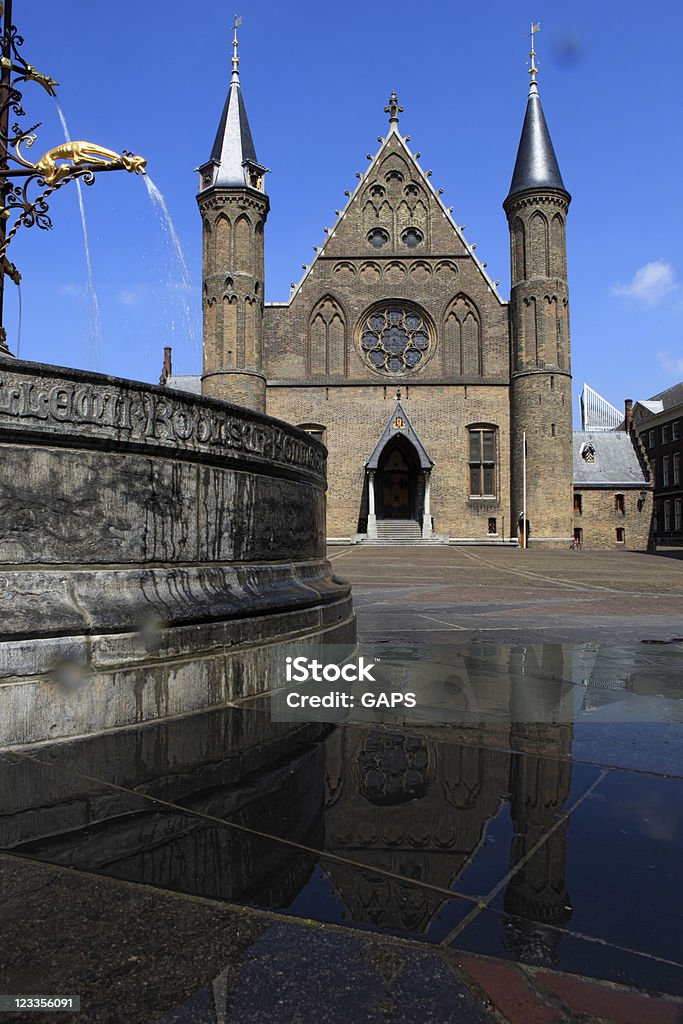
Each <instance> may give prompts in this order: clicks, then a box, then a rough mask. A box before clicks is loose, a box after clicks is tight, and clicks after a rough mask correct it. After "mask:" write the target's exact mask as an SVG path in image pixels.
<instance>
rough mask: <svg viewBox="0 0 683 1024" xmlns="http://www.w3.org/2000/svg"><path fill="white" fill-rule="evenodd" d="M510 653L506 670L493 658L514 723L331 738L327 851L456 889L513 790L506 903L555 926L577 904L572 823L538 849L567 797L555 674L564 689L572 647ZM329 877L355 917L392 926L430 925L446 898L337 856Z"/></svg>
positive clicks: (568, 740) (566, 745)
mask: <svg viewBox="0 0 683 1024" xmlns="http://www.w3.org/2000/svg"><path fill="white" fill-rule="evenodd" d="M504 656H505V659H506V661H507V666H504V665H503V664H502V663H501V661H500V657H501V655H500V652H499V654H498V656H497V660H498V664H497V669H498V675H497V679H496V681H495V685H496V687H497V690H498V692H497V694H496V695H495V696H496V703H498V702H499V701H500V700H501V699H502V692H503V690H505V691H506V700H507V705H508V708H509V713H510V718H511V720H512V724H510V723H509V722H508V723H506V724H504V723H489V724H484V725H481V726H478V727H474V726H473V727H459V726H455V725H453V726H448V725H441V726H430V727H426V728H425V727H419V728H417V727H413V728H411V727H410V726H409V725H406V726H404V727H402V728H401V729H400V730H398V729H390V728H388V727H377V728H373V727H372V726H367V727H363V728H361V727H358V726H355V727H353V728H350V727H349V728H345V729H340V730H338V731H337V732H336V733H335V734H334V736H332V737H331V738H330V740H328V743H327V766H326V772H327V801H326V804H327V806H326V812H325V833H326V843H327V847H326V848H327V849H328V850H331V851H333V852H334V853H336V854H339V855H342V856H346V857H349V858H353V859H356V860H361V861H362V863H363V864H366V865H367V867H368V868H380V869H382V870H384V871H386V872H390V873H391V874H392V875H395V876H401V878H404V879H411V880H413V881H420V882H423V883H426V885H429V886H434V887H435V888H436V887H438V888H441V889H456V890H457V888H458V885H457V881H458V878H459V877H460V875H461V874H462V873H463V872H464V871H465V870H466V869H467V867H468V865H469V864H470V863H471V861H472V860H473V859H474V857H475V855H476V854H477V852H478V850H479V847H480V846H481V845H482V843H483V842H484V840H485V835H486V828H487V825H488V823H489V822H490V821H491V819H492V818H494V817H495V816H496V815H497V814H498V813H499V811H500V809H501V806H502V805H503V803H504V801H505V799H506V798H509V802H510V809H511V815H512V821H513V828H514V836H513V839H512V844H511V850H510V868H511V869H514V868H516V867H517V866H518V865H520V863H521V862H522V861H525V862H524V863H523V864H522V865H521V867H519V870H517V871H516V872H515V873H514V874H513V875H512V877H511V880H510V882H509V883H508V886H507V890H506V894H505V909H506V910H507V911H508V912H510V913H512V914H515V915H518V916H519V917H522V918H526V919H529V920H531V921H535V922H539V923H547V924H552V923H560V922H561V921H564V920H566V919H567V917H568V916H569V914H570V912H571V911H570V909H569V896H568V893H567V886H566V880H565V847H566V825H562V826H560V827H558V828H557V829H555V831H553V832H552V833H551V834H550V835H548V838H546V839H545V840H544V842H543V843H542V844H541V845H540V847H539V849H538V850H537V851H535V852H533V853H532V850H533V848H534V846H535V845H536V844H537V843H538V842H539V840H540V839H541V838H542V837H543V836H545V835H546V834H547V833H548V832H549V830H550V829H551V828H552V827H553V825H555V824H556V823H557V821H558V819H559V818H560V815H561V813H562V809H563V806H564V803H565V801H566V799H567V796H568V794H569V787H570V782H571V762H570V760H569V755H570V754H571V744H572V726H571V724H569V723H566V722H565V723H563V722H561V721H560V722H556V723H553V719H554V718H555V717H556V712H557V701H558V692H559V699H560V703H561V701H562V686H561V685H560V687H559V688H558V687H557V686H556V685H555V686H552V687H551V686H549V681H551V680H552V681H554V682H555V683H560V684H561V682H562V681H566V682H567V686H569V684H570V682H571V680H572V664H571V650H570V648H569V647H564V648H563V647H562V646H560V645H544V646H543V647H542V648H540V647H539V648H534V647H531V648H521V647H520V648H518V649H517V648H513V649H512V650H510V651H508V652H506V653H505V655H504ZM463 665H464V662H463ZM469 668H470V670H471V671H470V674H469V678H468V679H467V680H465V679H464V678H462V676H463V669H462V666H461V670H460V676H459V677H458V678H459V682H460V684H462V692H463V693H464V692H465V691H466V690H472V691H473V692H474V693H476V688H477V680H476V673H475V671H474V666H473V665H470V666H469ZM489 669H492V666H491V665H489ZM465 674H466V672H465ZM489 697H490V695H489ZM534 719H537V721H534ZM538 719H540V721H538ZM530 855H531V856H530ZM526 858H528V860H525V859H526ZM502 872H503V869H502V866H501V873H502ZM329 875H330V878H331V880H332V881H333V883H334V885H335V886H336V887H337V890H338V892H339V894H340V897H341V899H342V901H343V902H344V904H345V905H346V907H347V908H348V910H349V916H350V917H351V918H352V919H353V920H355V921H367V922H368V923H372V924H374V925H377V926H382V927H385V928H390V929H391V930H394V931H408V930H410V931H412V932H415V931H418V932H424V931H427V929H428V928H429V925H430V922H431V921H432V920H433V918H434V917H435V915H436V914H437V913H438V912H439V910H440V908H441V907H442V906H443V904H444V903H445V902H446V900H447V898H444V896H443V895H440V894H439V893H438V892H436V891H430V890H429V889H427V888H423V889H420V890H416V889H411V888H410V887H409V885H408V884H407V883H402V882H401V881H400V879H399V878H389V877H387V878H384V879H379V878H378V876H377V875H374V874H371V873H370V872H369V871H367V872H365V873H363V872H359V871H358V870H351V869H348V868H346V867H345V866H344V865H341V864H339V863H334V864H332V865H331V866H330V867H329ZM477 895H482V896H483V895H485V893H484V892H482V893H477Z"/></svg>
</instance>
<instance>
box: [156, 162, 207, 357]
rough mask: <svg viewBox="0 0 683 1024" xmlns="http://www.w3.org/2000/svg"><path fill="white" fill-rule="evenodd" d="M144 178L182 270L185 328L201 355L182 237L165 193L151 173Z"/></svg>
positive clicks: (193, 345) (181, 293) (190, 281)
mask: <svg viewBox="0 0 683 1024" xmlns="http://www.w3.org/2000/svg"><path fill="white" fill-rule="evenodd" d="M144 180H145V186H146V188H147V195H148V196H149V198H150V200H151V203H152V206H153V207H154V209H155V211H156V213H157V215H158V217H159V220H160V222H161V226H162V228H163V231H164V235H165V237H166V238H167V240H168V242H169V246H170V249H171V252H172V254H173V259H174V262H175V263H176V264H177V267H178V270H179V271H180V282H179V283H178V284H177V285H176V289H177V290H178V292H179V293H180V305H181V309H182V313H183V321H184V324H185V330H186V331H187V338H188V340H189V341H190V343H191V345H192V348H193V350H194V353H195V354H196V355H199V349H198V345H197V332H196V331H195V326H194V322H193V319H192V314H191V312H190V303H189V298H188V296H189V294H190V292H191V290H192V280H191V278H190V270H189V267H188V265H187V260H186V259H185V254H184V253H183V248H182V246H181V244H180V239H179V238H178V232H177V231H176V229H175V224H174V223H173V218H172V217H171V214H170V213H169V209H168V205H167V203H166V200H165V199H164V196H163V194H162V193H161V192H160V191H159V189H158V188H157V186H156V185H155V184H154V182H153V181H152V179H151V178H150V176H149V175H146V176H145V179H144Z"/></svg>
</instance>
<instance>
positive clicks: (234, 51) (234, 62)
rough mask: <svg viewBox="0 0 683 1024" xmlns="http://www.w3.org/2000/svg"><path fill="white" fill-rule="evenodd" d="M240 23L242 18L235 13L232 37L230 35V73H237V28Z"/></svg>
mask: <svg viewBox="0 0 683 1024" xmlns="http://www.w3.org/2000/svg"><path fill="white" fill-rule="evenodd" d="M241 24H242V19H241V18H240V17H239V16H238V15H237V14H236V15H235V21H234V23H233V26H232V28H233V37H232V73H233V75H236V74H238V73H239V66H240V59H239V57H238V56H237V29H238V28H239V27H240V25H241Z"/></svg>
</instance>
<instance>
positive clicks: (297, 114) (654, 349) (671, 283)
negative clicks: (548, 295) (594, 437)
mask: <svg viewBox="0 0 683 1024" xmlns="http://www.w3.org/2000/svg"><path fill="white" fill-rule="evenodd" d="M14 8H15V11H14V21H15V23H16V24H17V25H18V27H19V30H20V32H21V33H22V34H23V35H24V36H25V39H26V42H25V45H24V48H23V52H24V54H25V56H26V58H27V59H28V60H29V61H30V62H31V63H33V64H34V65H36V66H37V67H38V68H39V69H40V70H42V71H45V72H47V73H49V74H51V75H52V76H53V77H54V78H56V79H57V80H58V81H59V82H60V83H61V86H60V89H59V90H58V92H59V99H60V102H61V105H62V107H63V109H64V112H65V115H66V118H67V121H68V124H69V128H70V131H71V135H72V137H74V138H79V139H87V140H89V141H93V142H97V143H99V144H101V145H104V146H107V147H109V148H112V149H116V150H121V149H123V148H126V149H130V150H133V151H134V152H136V153H142V154H144V155H145V156H146V157H147V159H148V167H149V171H150V173H151V176H152V178H153V180H154V182H155V183H156V185H157V186H158V187H159V189H160V190H161V191H162V193H163V194H164V195H165V197H166V200H167V202H168V206H169V209H170V211H171V214H172V217H173V219H174V221H175V224H176V228H177V232H178V236H179V238H180V240H181V243H182V246H183V248H184V251H185V254H186V258H187V263H188V266H189V269H190V276H191V281H192V286H191V288H190V289H189V290H187V289H186V288H185V287H184V286H183V284H182V280H181V277H180V273H179V269H178V265H177V262H176V261H175V259H174V257H173V254H172V251H171V247H170V245H169V243H168V239H167V238H166V236H165V235H164V232H163V231H162V228H161V226H160V222H159V220H158V218H157V217H156V215H155V212H154V210H153V209H152V206H151V204H150V200H149V198H148V196H147V192H146V189H145V187H144V184H143V182H142V181H141V180H140V179H139V178H135V177H133V176H130V175H127V174H124V173H114V174H105V175H101V176H100V178H99V180H98V181H97V182H96V183H95V185H94V186H92V187H91V188H86V189H84V200H85V209H86V216H87V220H88V225H89V230H90V242H91V250H92V260H93V275H94V279H95V283H96V286H97V291H98V296H99V304H100V313H101V320H102V350H101V354H100V356H99V358H98V357H97V354H96V352H95V351H94V346H93V343H92V340H91V338H90V311H89V304H88V299H87V295H86V291H85V286H86V281H87V272H86V263H85V257H84V249H83V241H82V235H81V227H80V220H79V213H78V201H77V195H76V190H75V188H74V186H73V184H69V185H67V186H65V187H64V188H63V189H62V190H61V191H60V192H59V193H57V194H56V195H55V196H54V197H53V199H52V201H51V213H52V217H53V221H54V228H53V230H52V231H50V232H43V231H39V230H38V229H36V228H33V229H30V230H23V233H22V234H21V235H20V236H19V237H17V239H16V240H15V242H14V243H13V244H12V246H11V249H10V253H9V255H10V258H11V259H12V260H13V261H14V262H16V263H17V265H18V266H19V269H20V270H21V272H22V274H23V283H22V299H23V319H22V338H21V355H22V357H24V358H28V359H35V360H42V361H45V362H53V363H58V364H61V365H71V366H79V367H84V368H88V369H101V370H103V371H105V372H109V373H114V374H117V375H120V376H126V377H134V378H138V379H141V380H149V381H156V380H157V379H158V375H159V370H160V366H161V360H162V354H163V346H164V345H165V344H172V345H173V350H174V367H175V369H176V370H177V371H178V372H197V371H198V370H199V365H200V354H199V346H198V341H197V339H198V338H199V334H200V298H199V285H200V275H201V264H200V221H199V215H198V211H197V207H196V203H195V193H196V185H197V180H196V179H197V175H195V174H194V173H193V170H194V168H195V167H196V166H197V165H198V164H199V163H201V162H202V161H203V160H205V159H206V158H207V157H208V155H209V152H210V149H211V144H212V142H213V136H214V134H215V130H216V126H217V123H218V118H219V115H220V110H221V107H222V104H223V101H224V97H225V92H226V88H227V83H228V80H229V67H230V61H229V57H230V38H231V31H230V26H231V23H232V18H233V16H234V13H235V11H233V10H232V9H231V8H229V7H228V6H227V5H226V4H225V3H222V2H218V0H204V2H203V3H202V4H201V5H191V4H181V3H180V2H177V0H164V2H161V0H145V2H140V0H137V2H136V3H133V2H132V0H118V2H117V3H115V4H113V3H108V4H101V3H96V4H85V3H82V2H76V0H70V2H68V3H64V4H61V5H58V6H57V5H55V4H54V3H52V2H47V0H31V2H30V3H29V2H28V0H15V3H14ZM236 13H238V14H241V15H242V17H243V25H242V27H241V29H240V58H241V75H242V86H243V89H244V94H245V99H246V103H247V109H248V112H249V118H250V122H251V128H252V132H253V134H254V139H255V143H256V150H257V154H258V156H259V159H260V160H261V161H262V162H263V163H264V164H266V165H267V166H268V167H269V168H270V169H271V174H269V176H268V185H267V187H268V191H269V194H270V198H271V213H270V216H269V219H268V224H267V226H266V296H267V298H268V299H271V300H277V301H282V300H285V299H286V298H287V296H288V294H289V285H290V282H291V281H296V280H298V279H299V276H300V274H301V264H302V263H309V262H310V260H311V259H312V257H313V248H312V247H313V246H314V245H317V244H321V242H322V240H323V238H324V235H323V228H324V226H325V225H330V224H332V223H333V221H334V210H335V208H340V207H342V206H343V204H344V191H345V189H353V188H354V187H355V185H356V183H357V180H356V178H355V173H356V171H359V170H364V168H365V166H366V164H367V161H366V158H365V155H366V153H374V152H375V150H376V149H377V146H378V143H377V141H376V139H377V136H378V135H381V134H384V132H385V129H386V115H385V114H384V110H383V108H384V106H385V104H386V102H387V98H388V95H389V92H390V91H391V90H392V89H395V90H396V91H397V93H398V95H399V99H400V102H401V103H402V105H403V106H404V107H405V112H404V114H403V115H402V117H401V130H402V131H403V132H404V133H406V134H409V135H410V136H411V148H412V149H413V150H419V151H421V153H422V157H421V164H422V166H423V167H424V168H425V169H430V168H431V169H432V170H433V178H432V181H433V182H434V184H435V186H436V187H437V188H443V189H444V190H445V192H444V197H443V198H444V201H445V202H446V205H448V206H453V207H454V217H455V219H456V220H457V222H458V223H461V224H465V225H466V230H465V234H466V236H467V238H468V239H469V240H470V241H473V242H476V243H477V254H478V255H479V257H480V258H481V259H483V260H486V261H487V262H488V270H489V273H490V274H491V276H492V277H493V278H498V279H500V282H501V285H500V290H501V292H502V294H504V295H505V296H507V294H508V291H509V262H508V261H509V255H508V252H509V247H508V234H507V225H506V221H505V216H504V213H503V211H502V208H501V203H502V200H503V199H504V197H505V195H506V192H507V189H508V186H509V182H510V176H511V173H512V168H513V164H514V158H515V153H516V149H517V143H518V139H519V132H520V129H521V124H522V118H523V114H524V107H525V103H526V92H527V80H528V75H527V74H526V68H527V52H528V33H529V27H530V24H531V21H532V20H533V21H540V23H541V31H540V33H539V35H538V36H537V37H536V39H537V51H538V61H539V65H540V69H541V71H540V75H539V86H540V90H541V96H542V101H543V106H544V110H545V114H546V118H547V120H548V123H549V126H550V131H551V135H552V138H553V141H554V144H555V149H556V152H557V155H558V159H559V163H560V168H561V170H562V174H563V177H564V181H565V184H566V185H567V188H568V189H569V190H570V192H571V193H572V196H573V202H572V206H571V209H570V215H569V224H568V246H569V254H568V255H569V275H570V299H571V327H572V371H573V375H574V385H575V393H576V394H577V395H578V392H579V391H580V387H581V384H582V382H583V381H584V380H586V381H588V382H589V383H590V384H591V385H592V386H593V387H594V388H595V389H596V390H597V391H599V392H600V393H601V394H603V395H604V396H605V397H606V398H607V399H609V400H610V401H612V402H613V403H614V404H615V405H617V406H621V404H622V402H623V399H624V398H625V397H632V398H634V399H637V398H643V397H647V396H649V395H651V394H653V393H655V392H657V391H659V390H661V389H663V388H665V387H668V386H669V385H671V384H673V383H675V382H676V381H678V380H681V379H683V330H682V328H683V230H682V228H683V193H682V191H681V187H680V180H681V168H682V167H683V133H682V132H681V117H680V102H681V96H683V81H682V78H683V61H682V60H681V48H682V44H683V5H681V4H680V0H663V2H660V3H658V4H656V5H651V6H650V7H647V8H646V7H644V6H643V5H642V4H636V3H634V2H629V0H625V2H624V0H622V2H616V0H601V2H600V3H595V2H594V0H593V2H587V0H573V2H568V0H567V2H561V0H536V2H535V3H533V4H530V3H527V2H526V0H514V2H510V0H489V2H488V3H487V4H485V5H484V4H481V3H480V4H465V3H463V2H462V0H455V2H453V0H450V2H445V0H439V2H428V0H427V2H422V3H421V4H415V3H414V2H411V3H409V2H407V0H394V2H393V3H392V4H387V3H375V4H364V5H362V6H361V5H358V4H349V3H344V4H342V3H329V2H328V3H315V2H309V0H306V2H300V3H293V4H282V3H275V2H273V0H261V2H259V3H258V4H255V3H251V4H246V3H245V4H244V5H243V6H242V7H241V8H239V9H238V10H237V12H236ZM24 108H25V109H26V111H27V118H26V119H25V120H24V124H26V125H27V126H28V125H29V124H32V123H34V122H35V121H38V120H42V121H43V125H42V127H41V128H40V129H39V137H38V140H37V141H36V143H35V153H36V157H35V158H36V159H37V158H38V156H40V155H41V154H42V153H43V152H44V151H45V150H46V149H48V148H50V147H52V146H54V145H57V144H58V143H59V142H61V141H62V136H61V128H60V125H59V121H58V118H57V113H56V109H55V107H54V101H52V100H50V99H49V98H48V97H47V96H46V94H45V93H44V92H43V91H42V90H41V89H40V88H39V87H38V86H35V85H27V86H26V87H25V89H24ZM38 151H39V152H38ZM6 288H7V298H6V324H7V326H8V331H9V336H10V345H11V346H12V347H13V349H14V350H15V351H16V329H17V326H16V325H17V310H18V303H17V291H16V288H15V287H14V285H12V284H11V283H8V284H7V286H6ZM185 303H187V304H188V306H187V307H186V306H185ZM186 308H189V310H190V314H189V315H190V318H191V321H192V325H191V326H192V327H193V328H194V334H195V342H194V343H193V342H192V341H191V340H190V339H189V338H188V333H189V331H188V325H187V317H186V312H185V310H186ZM575 411H576V406H575Z"/></svg>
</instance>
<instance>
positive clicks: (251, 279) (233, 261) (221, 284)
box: [197, 18, 269, 412]
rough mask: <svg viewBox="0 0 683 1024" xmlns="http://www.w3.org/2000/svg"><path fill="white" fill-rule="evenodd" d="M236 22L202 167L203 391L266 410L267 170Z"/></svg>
mask: <svg viewBox="0 0 683 1024" xmlns="http://www.w3.org/2000/svg"><path fill="white" fill-rule="evenodd" d="M240 23H241V18H236V19H235V25H234V35H233V43H232V75H231V80H230V87H229V89H228V95H227V98H226V101H225V106H224V107H223V113H222V114H221V119H220V122H219V125H218V131H217V133H216V139H215V141H214V144H213V149H212V150H211V156H210V158H209V160H208V161H207V162H206V163H205V164H202V165H201V167H199V175H200V186H199V194H198V196H197V202H198V204H199V209H200V212H201V215H202V221H203V253H202V306H203V311H204V353H203V368H202V393H203V394H206V395H210V396H211V397H213V398H222V399H225V400H226V401H230V402H235V403H237V404H238V405H244V406H247V407H248V408H251V409H256V410H258V411H259V412H264V411H265V404H266V382H265V377H264V375H263V301H264V252H263V226H264V224H265V222H266V217H267V216H268V209H269V202H268V196H267V195H266V193H265V189H264V178H265V174H266V168H265V167H264V166H263V165H262V164H260V163H259V162H258V160H257V158H256V149H255V147H254V141H253V138H252V135H251V129H250V127H249V121H248V119H247V111H246V107H245V103H244V97H243V95H242V87H241V85H240V73H239V57H238V39H237V28H238V26H239V24H240Z"/></svg>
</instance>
